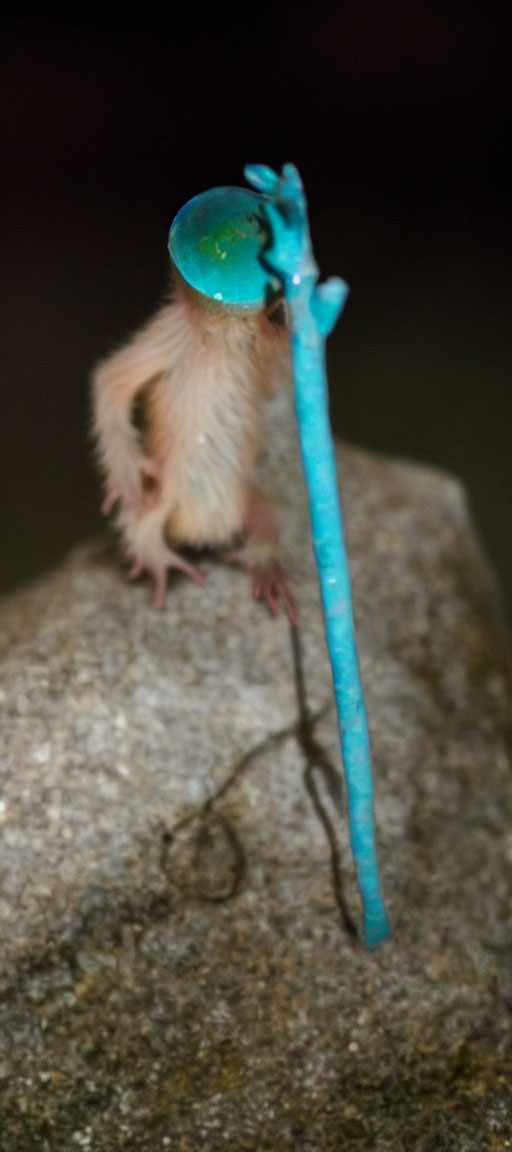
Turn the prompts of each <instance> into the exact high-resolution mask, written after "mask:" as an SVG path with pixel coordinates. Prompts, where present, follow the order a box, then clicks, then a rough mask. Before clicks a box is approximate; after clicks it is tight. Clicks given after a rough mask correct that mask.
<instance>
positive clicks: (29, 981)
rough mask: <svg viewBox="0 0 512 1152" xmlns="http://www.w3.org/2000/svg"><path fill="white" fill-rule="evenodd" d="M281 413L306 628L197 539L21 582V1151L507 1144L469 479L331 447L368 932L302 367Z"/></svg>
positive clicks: (510, 1075)
mask: <svg viewBox="0 0 512 1152" xmlns="http://www.w3.org/2000/svg"><path fill="white" fill-rule="evenodd" d="M269 421H270V425H271V435H270V437H269V441H268V442H269V444H270V446H271V448H270V451H269V454H268V456H267V458H266V460H265V461H264V470H265V472H266V475H267V484H269V485H273V486H274V490H275V492H276V493H277V494H278V497H277V498H278V500H279V503H280V506H281V510H282V518H283V523H284V526H285V546H286V552H287V556H288V560H289V567H290V569H291V570H293V571H294V572H295V573H296V574H297V577H298V581H299V582H298V583H297V586H296V596H297V603H298V612H299V621H300V624H299V647H297V646H295V648H294V646H293V645H292V643H291V637H290V630H289V627H288V625H287V622H286V619H285V618H284V616H282V617H281V618H279V619H277V620H273V619H271V618H270V617H269V616H268V615H267V614H266V612H265V610H264V609H263V608H262V607H261V605H258V604H256V603H253V602H252V601H251V599H250V595H249V589H248V583H247V579H246V577H245V576H244V574H243V573H241V572H239V571H237V570H232V569H229V568H227V567H226V566H224V565H223V564H222V563H221V562H220V561H218V560H212V559H211V558H206V559H205V561H204V568H205V570H206V571H207V572H208V585H207V588H206V589H205V590H202V589H200V588H198V587H196V586H195V585H193V584H191V583H187V582H186V581H184V580H181V579H176V581H175V582H173V583H172V585H171V587H170V589H169V595H168V600H167V605H166V608H165V610H164V611H163V612H161V613H158V612H157V611H156V610H155V609H154V608H153V607H152V606H151V603H150V598H149V594H148V590H147V588H145V587H144V586H143V585H141V586H137V587H134V586H131V585H129V584H128V583H127V582H126V581H125V578H124V576H123V574H122V572H121V570H120V568H119V565H118V562H117V558H116V557H115V555H114V552H113V549H112V545H111V543H106V542H105V541H100V542H99V543H94V542H93V543H92V544H89V545H86V546H84V547H83V548H81V549H79V550H78V551H77V552H75V553H74V554H73V555H72V556H71V557H70V559H69V560H68V561H67V562H66V563H65V564H64V565H63V566H62V567H61V568H60V569H59V570H57V571H56V572H54V573H53V574H50V575H49V576H47V577H46V578H45V579H44V580H42V581H40V582H39V583H38V584H36V585H34V586H31V587H29V588H28V589H25V590H22V591H21V592H19V593H18V594H17V595H14V596H13V597H11V598H10V599H9V600H8V601H6V602H5V603H4V604H3V606H2V609H1V611H0V634H1V672H0V676H1V693H0V715H1V736H0V740H1V791H0V820H1V827H0V845H1V855H0V863H1V875H0V882H1V886H0V933H1V942H2V943H1V974H0V992H1V1012H2V1018H1V1021H0V1127H1V1137H0V1145H1V1147H2V1149H3V1152H14V1150H19V1152H37V1150H39V1149H41V1150H43V1152H73V1150H74V1149H77V1150H78V1149H80V1148H82V1149H91V1150H94V1152H120V1150H121V1149H122V1150H126V1152H132V1150H137V1152H158V1150H160V1149H162V1150H164V1149H166V1148H167V1149H170V1150H171V1152H202V1150H207V1152H221V1150H227V1152H266V1150H269V1152H274V1150H275V1152H324V1150H325V1152H327V1150H329V1152H353V1150H359V1152H363V1150H364V1152H368V1150H373V1149H375V1150H378V1152H384V1150H386V1152H411V1150H416V1149H417V1150H421V1152H429V1150H432V1152H433V1150H434V1149H436V1150H437V1149H453V1150H457V1152H482V1150H485V1149H489V1150H491V1152H498V1149H500V1150H501V1149H506V1148H512V1099H511V1093H512V1089H511V1084H512V1062H511V1037H512V883H511V880H512V832H511V829H512V822H511V819H510V816H511V806H512V805H511V787H512V786H511V775H510V764H509V761H508V759H507V752H506V745H505V737H506V721H507V705H506V689H505V681H504V676H503V670H502V665H501V662H500V656H499V652H498V646H497V642H496V631H495V624H494V620H493V612H494V607H493V605H494V602H495V593H494V589H493V584H492V580H491V578H490V577H489V574H488V571H487V568H486V565H485V562H484V561H483V560H482V558H481V555H480V552H479V548H478V545H477V543H476V541H475V536H474V532H473V529H472V525H471V522H470V520H469V518H468V514H467V511H466V507H465V502H464V496H463V494H462V493H461V490H460V487H459V486H458V484H457V483H456V482H454V481H453V480H452V479H450V478H447V477H446V476H443V475H440V474H438V473H436V472H433V471H430V470H427V469H424V468H418V467H416V466H414V465H406V464H403V463H397V462H394V461H389V460H381V459H376V458H374V457H371V456H369V455H367V454H365V453H363V452H360V451H356V450H353V449H350V448H341V449H340V451H339V463H340V475H341V477H342V492H343V503H344V508H345V516H346V523H347V535H348V541H349V547H350V556H351V567H352V573H353V584H354V600H355V614H356V620H357V629H358V643H359V654H360V661H361V667H362V675H363V681H364V684H365V691H366V699H367V707H368V712H369V718H370V728H371V736H372V748H373V765H374V775H375V783H376V792H377V803H376V816H377V827H378V841H379V852H380V862H381V873H382V883H383V888H384V892H385V895H386V901H387V906H388V911H389V915H390V919H391V924H392V929H393V936H392V939H391V940H390V941H389V942H387V943H386V944H384V945H383V946H381V947H380V948H379V949H378V950H376V951H375V952H368V951H366V950H365V949H364V948H363V946H362V945H361V944H360V943H359V942H358V940H357V939H355V938H354V937H353V936H352V935H351V934H350V932H349V931H347V921H350V919H352V920H354V921H355V922H356V923H358V922H359V911H360V910H359V907H358V897H357V892H356V889H355V884H354V878H353V869H352V863H351V857H350V851H349V847H348V825H347V816H346V812H345V804H344V789H343V783H342V778H341V767H340V753H339V746H338V736H337V730H336V722H335V716H334V712H333V706H332V691H331V684H330V672H329V667H328V660H327V654H326V648H325V644H324V637H323V623H322V618H321V613H320V610H319V605H318V592H317V582H316V576H315V573H314V566H313V561H312V554H311V547H310V542H309V528H308V519H307V511H306V502H305V495H304V491H303V483H302V477H301V471H300V465H299V462H298V458H297V449H296V446H295V439H296V438H295V429H294V424H293V419H292V417H291V416H290V414H289V411H288V402H287V401H286V402H285V400H284V399H283V398H280V399H278V400H277V401H276V402H275V403H274V404H273V407H272V410H271V412H270V414H269ZM301 670H302V674H303V678H304V685H303V689H304V692H305V696H306V702H304V699H301V693H302V688H301V683H300V672H301ZM301 709H302V713H301ZM306 713H308V714H309V716H310V717H312V719H309V720H308V715H307V714H306ZM301 715H302V719H301Z"/></svg>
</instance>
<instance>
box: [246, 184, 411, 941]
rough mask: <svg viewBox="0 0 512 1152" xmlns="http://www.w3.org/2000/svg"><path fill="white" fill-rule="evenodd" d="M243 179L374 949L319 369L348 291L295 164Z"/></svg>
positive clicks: (375, 883) (376, 900)
mask: <svg viewBox="0 0 512 1152" xmlns="http://www.w3.org/2000/svg"><path fill="white" fill-rule="evenodd" d="M245 177H246V179H247V181H248V182H249V183H250V184H252V185H253V187H255V188H257V189H258V191H259V192H261V193H263V195H264V197H265V198H266V199H265V211H266V214H267V216H268V219H269V222H270V226H271V245H270V246H269V247H267V248H266V250H265V251H264V253H263V255H262V257H261V259H262V260H263V261H264V262H265V264H266V265H267V266H268V267H269V269H270V270H271V271H273V272H274V273H275V274H277V275H278V276H279V278H280V279H281V280H282V281H283V283H284V289H285V295H286V299H287V301H288V305H289V309H290V313H291V321H292V341H291V344H292V359H293V374H294V381H295V411H296V416H297V422H298V427H299V437H300V446H301V452H302V462H303V467H304V473H305V478H306V484H307V489H308V496H309V508H310V517H311V526H312V533H313V546H314V551H315V558H316V564H317V568H318V575H319V579H320V586H321V593H322V602H323V608H324V614H325V624H326V634H327V645H328V649H329V657H330V661H331V668H332V676H333V682H334V693H335V698H336V707H337V712H338V724H339V731H340V737H341V748H342V754H343V765H344V770H345V777H346V783H347V793H348V810H349V822H350V839H351V845H352V852H353V855H354V860H355V865H356V871H357V879H358V885H359V890H360V893H361V897H362V902H363V923H364V938H365V942H366V944H367V945H368V947H370V948H372V947H375V945H377V944H379V943H380V942H381V941H382V940H384V939H386V937H387V936H388V935H389V927H388V921H387V916H386V911H385V908H384V902H383V899H382V896H381V892H380V887H379V876H378V867H377V853H376V846H375V829H374V815H373V781H372V769H371V761H370V744H369V736H368V723H367V719H366V709H365V704H364V697H363V690H362V686H361V677H360V673H359V664H358V659H357V649H356V640H355V633H354V620H353V613H352V597H351V589H350V573H349V568H348V560H347V553H346V548H345V540H344V530H343V519H342V513H341V507H340V503H339V497H338V484H337V476H336V461H335V456H334V447H333V442H332V435H331V428H330V421H329V408H328V391H327V373H326V367H325V339H326V337H327V336H328V335H329V333H330V332H331V331H332V329H333V328H334V325H335V323H336V321H337V319H338V317H339V316H340V314H341V311H342V309H343V305H344V303H345V300H346V297H347V293H348V287H347V285H346V284H345V283H344V281H343V280H340V279H339V278H337V277H333V278H332V279H330V280H327V281H326V283H325V284H317V279H318V268H317V266H316V264H315V260H314V256H313V252H312V248H311V240H310V235H309V226H308V218H307V206H306V198H305V195H304V189H303V186H302V181H301V178H300V176H299V173H298V172H297V169H296V168H295V167H294V165H293V164H285V166H284V168H283V172H282V175H281V176H279V175H277V173H276V172H274V171H272V169H271V168H267V167H266V166H265V165H261V164H253V165H248V166H247V167H246V168H245Z"/></svg>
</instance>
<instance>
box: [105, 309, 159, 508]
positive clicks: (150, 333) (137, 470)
mask: <svg viewBox="0 0 512 1152" xmlns="http://www.w3.org/2000/svg"><path fill="white" fill-rule="evenodd" d="M171 317H172V305H166V306H165V307H163V308H162V309H161V310H160V311H159V312H158V313H157V315H156V316H154V317H153V319H152V320H150V321H149V323H148V324H147V325H146V326H145V328H143V329H142V330H141V331H140V332H138V333H137V334H136V335H135V336H134V337H133V339H132V340H131V341H130V342H129V343H128V344H126V345H125V347H124V348H121V349H120V350H119V351H118V352H114V354H113V355H112V356H110V357H109V358H108V359H107V360H104V361H102V363H100V364H99V365H98V367H97V369H96V371H95V374H94V377H93V409H94V431H95V434H96V438H97V444H98V453H99V457H100V463H101V466H102V469H103V471H104V474H105V480H106V497H105V501H104V504H103V511H104V512H105V514H108V513H109V512H110V511H111V510H112V508H113V506H114V504H115V503H116V502H117V501H118V500H120V501H121V503H122V506H123V507H124V509H125V510H132V511H137V510H141V509H142V508H143V506H144V503H145V496H144V477H146V478H149V479H150V480H151V481H153V482H158V480H159V475H158V467H157V464H156V462H155V461H154V460H152V459H150V458H149V457H147V456H145V455H144V453H143V451H142V448H141V446H140V444H139V440H138V437H137V432H136V430H135V428H134V426H133V424H132V421H131V413H132V407H133V403H134V400H135V399H136V397H137V395H138V394H139V393H140V392H141V391H142V389H143V388H144V387H145V386H146V385H147V384H148V383H149V381H150V380H152V379H153V378H154V377H156V376H159V375H160V374H161V373H162V372H164V371H165V370H166V369H168V367H169V361H170V352H171V349H170V342H171V340H172V330H173V325H172V320H171Z"/></svg>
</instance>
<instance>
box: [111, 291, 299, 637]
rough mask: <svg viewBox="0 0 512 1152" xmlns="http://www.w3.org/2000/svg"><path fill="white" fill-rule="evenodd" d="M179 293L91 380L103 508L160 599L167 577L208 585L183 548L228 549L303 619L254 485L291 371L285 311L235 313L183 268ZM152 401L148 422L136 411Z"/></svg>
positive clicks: (272, 600) (266, 505) (259, 595)
mask: <svg viewBox="0 0 512 1152" xmlns="http://www.w3.org/2000/svg"><path fill="white" fill-rule="evenodd" d="M173 281H174V283H173V293H172V297H171V300H170V302H169V303H168V304H166V305H165V306H164V307H162V308H161V309H160V311H159V312H157V314H156V315H155V316H154V318H153V319H152V320H150V321H149V323H148V324H147V325H146V326H145V327H144V328H142V330H141V331H140V332H138V333H137V334H136V335H135V336H134V337H133V338H132V339H131V340H130V341H129V342H128V343H127V344H126V345H125V346H124V347H122V348H121V349H120V350H119V351H117V352H114V354H113V355H112V356H110V357H109V358H108V359H106V360H104V361H103V362H102V363H100V364H99V365H98V367H97V368H96V371H95V373H94V379H93V406H94V431H95V435H96V439H97V445H98V454H99V460H100V466H101V469H102V471H103V474H104V477H105V487H106V495H105V500H104V503H103V506H102V511H103V512H104V513H105V515H108V514H109V513H110V512H112V511H114V510H115V512H116V525H117V528H118V529H119V532H120V535H121V540H122V546H123V550H124V554H125V556H126V558H127V560H128V562H129V563H130V565H131V567H130V572H129V576H130V578H131V579H136V578H137V577H139V576H140V575H142V574H143V573H148V574H149V575H150V577H151V578H152V581H153V589H154V603H155V605H156V606H157V607H159V608H161V607H163V605H164V602H165V596H166V587H167V573H168V571H170V570H171V569H177V570H178V571H180V572H183V573H186V575H187V576H189V577H191V579H192V580H195V581H196V583H198V584H201V585H203V584H204V583H205V579H204V576H203V575H202V574H201V572H200V571H199V569H198V568H197V567H195V566H194V565H193V564H192V563H191V562H190V561H189V559H186V558H185V556H183V555H182V553H181V551H180V549H181V548H187V547H189V548H203V547H212V548H222V549H224V550H225V551H226V555H227V558H228V559H229V560H230V561H231V562H235V563H237V564H241V565H243V566H244V567H245V568H247V570H248V571H249V573H250V577H251V580H252V589H253V594H254V596H255V597H256V599H262V600H263V601H264V602H265V603H266V604H267V606H268V608H269V610H270V612H271V613H272V614H273V615H275V614H276V613H277V612H278V610H279V602H280V601H281V602H282V603H283V604H284V606H285V609H286V611H287V613H288V617H289V619H290V621H291V622H292V623H295V609H294V601H293V596H292V593H291V591H290V588H289V585H288V581H287V578H286V575H285V572H284V569H283V566H282V562H281V558H280V548H279V531H278V525H277V518H276V514H275V511H274V508H273V506H272V503H271V502H270V500H268V499H267V497H266V496H264V495H263V493H262V492H261V491H260V489H259V488H258V487H257V484H256V467H257V457H258V452H259V449H260V439H261V429H260V426H261V416H262V406H263V402H264V399H265V396H268V395H269V394H270V393H271V391H272V390H273V389H274V388H275V387H276V386H278V385H279V384H280V383H284V382H285V381H287V380H288V379H291V357H290V347H289V331H288V329H287V327H286V324H285V322H284V321H283V315H284V307H281V308H278V309H277V310H276V311H274V312H273V313H272V314H271V313H270V310H269V309H268V308H266V307H263V306H260V307H257V308H251V309H248V310H247V309H246V310H244V311H240V310H238V311H236V310H230V309H229V308H226V307H224V305H223V304H219V303H217V302H216V301H214V300H210V299H207V298H206V297H205V296H203V295H202V294H200V293H198V292H196V291H195V290H194V289H193V288H192V287H190V285H189V284H188V283H187V282H186V281H185V280H184V279H183V278H182V277H181V276H180V274H179V272H178V271H177V270H176V269H174V271H173ZM139 402H140V404H142V406H143V422H142V423H143V427H142V430H141V429H137V426H136V421H135V420H134V413H135V410H136V407H137V405H138V404H139Z"/></svg>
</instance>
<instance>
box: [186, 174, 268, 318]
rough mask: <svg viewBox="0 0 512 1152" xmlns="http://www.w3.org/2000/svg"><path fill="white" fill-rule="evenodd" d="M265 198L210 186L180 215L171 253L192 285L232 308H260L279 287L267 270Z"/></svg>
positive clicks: (210, 297) (190, 202)
mask: <svg viewBox="0 0 512 1152" xmlns="http://www.w3.org/2000/svg"><path fill="white" fill-rule="evenodd" d="M265 201H266V197H265V196H261V195H259V194H258V193H257V192H251V191H249V190H248V189H247V188H233V187H228V188H211V189H210V190H209V191H208V192H200V194H199V195H198V196H194V197H193V199H192V200H189V201H188V202H187V203H186V204H185V205H184V206H183V208H181V209H180V211H179V212H178V214H177V216H175V218H174V220H173V222H172V225H171V230H170V233H169V251H170V254H171V258H172V260H173V261H174V264H175V265H176V267H177V269H178V271H179V272H180V273H181V275H182V276H183V278H184V280H186V281H187V283H188V284H190V285H191V286H192V288H195V289H196V291H197V292H201V293H202V294H203V295H204V296H208V297H209V299H210V300H218V301H219V302H220V303H223V304H226V305H227V306H228V307H229V306H230V307H232V308H259V307H261V306H262V305H263V304H264V303H265V301H266V300H268V299H269V297H272V296H273V295H275V293H276V292H277V291H279V290H280V287H281V285H280V281H279V279H277V277H276V275H275V274H274V273H273V272H271V271H269V270H268V269H267V268H265V265H264V260H262V253H263V252H264V250H265V249H266V248H268V246H269V243H270V226H269V222H268V219H267V216H266V212H265Z"/></svg>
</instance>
